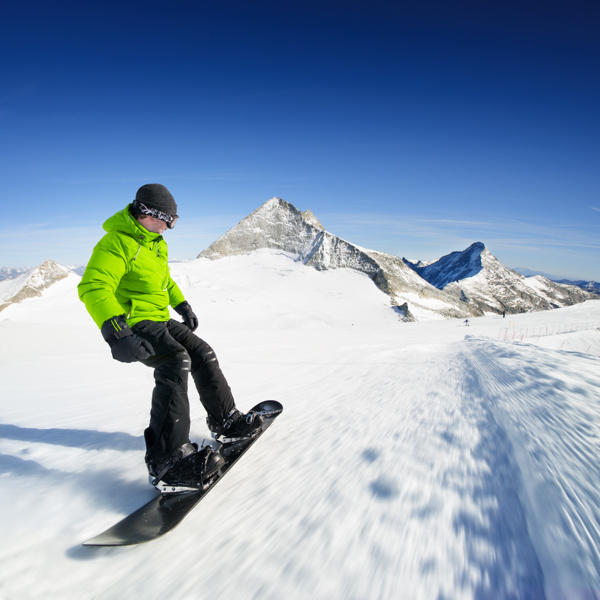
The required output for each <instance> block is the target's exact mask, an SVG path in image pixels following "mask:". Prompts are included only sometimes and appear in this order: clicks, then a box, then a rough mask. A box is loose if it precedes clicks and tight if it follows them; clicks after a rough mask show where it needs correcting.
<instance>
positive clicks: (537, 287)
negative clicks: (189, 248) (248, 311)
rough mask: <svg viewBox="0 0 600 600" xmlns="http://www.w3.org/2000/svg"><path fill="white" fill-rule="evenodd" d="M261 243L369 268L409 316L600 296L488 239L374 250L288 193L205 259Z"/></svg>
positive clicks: (516, 308)
mask: <svg viewBox="0 0 600 600" xmlns="http://www.w3.org/2000/svg"><path fill="white" fill-rule="evenodd" d="M259 248H272V249H279V250H282V251H285V252H288V253H291V254H292V255H294V256H295V257H296V260H300V261H302V262H303V263H304V264H306V265H309V266H312V267H314V268H316V269H320V270H323V269H337V268H350V269H355V270H357V271H361V272H363V273H365V274H366V275H367V276H368V277H370V278H371V279H372V280H373V282H374V283H375V285H377V287H379V288H380V289H381V290H382V291H384V292H385V293H386V294H388V295H389V296H390V299H391V303H392V305H393V306H395V307H396V309H397V311H398V313H399V314H400V315H401V316H402V317H403V318H404V319H406V320H413V319H416V320H421V319H426V318H432V317H433V316H434V315H441V316H443V317H446V318H468V317H470V316H477V315H482V314H483V313H484V312H495V313H504V312H506V313H517V312H529V311H533V310H547V309H550V308H558V307H561V306H568V305H571V304H575V303H578V302H583V301H585V300H588V299H593V298H597V297H598V296H597V295H595V294H593V293H590V292H588V291H585V290H582V289H581V288H578V287H576V286H572V285H564V284H559V283H554V282H552V281H550V280H549V279H546V278H544V277H541V276H537V277H533V278H526V277H524V276H523V275H521V274H519V273H517V272H516V271H511V270H510V269H508V268H507V267H506V266H504V265H503V264H502V263H501V262H500V261H499V260H498V259H496V258H495V257H494V256H492V254H491V253H490V252H489V251H488V250H487V249H486V248H485V246H484V244H482V243H481V242H476V243H475V244H473V245H471V246H470V247H469V248H467V249H466V250H464V251H462V252H453V253H452V254H449V255H447V256H444V257H442V258H440V259H439V260H437V261H433V262H430V263H428V264H424V263H412V262H410V261H407V260H406V259H400V258H398V257H396V256H392V255H390V254H384V253H382V252H377V251H374V250H366V249H364V248H361V247H359V246H356V245H354V244H352V243H350V242H347V241H345V240H342V239H341V238H339V237H337V236H335V235H333V234H331V233H329V232H327V231H325V229H323V226H322V225H321V224H320V222H319V221H318V220H317V219H316V217H315V216H314V215H313V214H312V213H302V212H300V211H299V210H298V209H297V208H296V207H294V206H292V205H291V204H289V203H288V202H286V201H285V200H282V199H281V198H272V199H271V200H269V201H268V202H266V203H265V204H263V205H262V206H261V207H260V208H258V209H257V210H256V211H254V212H253V213H252V214H251V215H249V216H248V217H246V218H245V219H244V220H242V221H241V222H240V223H239V224H238V225H236V226H235V227H233V228H232V229H230V230H229V231H228V232H227V233H225V234H224V235H223V236H221V237H220V238H219V239H218V240H216V241H215V242H214V243H213V244H211V245H210V246H209V247H208V248H207V249H206V250H204V251H203V252H201V253H200V254H199V258H200V257H203V258H209V259H211V260H216V259H219V258H223V257H225V256H232V255H237V254H246V253H248V252H252V251H253V250H257V249H259Z"/></svg>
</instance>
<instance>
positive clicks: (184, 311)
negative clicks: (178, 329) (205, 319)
mask: <svg viewBox="0 0 600 600" xmlns="http://www.w3.org/2000/svg"><path fill="white" fill-rule="evenodd" d="M175 312H176V313H177V314H179V315H181V316H182V317H183V322H184V323H185V324H186V325H187V326H188V327H189V328H190V329H191V330H192V331H196V328H197V327H198V317H197V316H196V315H195V314H194V311H193V310H192V307H191V306H190V305H189V304H188V303H187V301H186V300H184V301H183V302H182V303H181V304H178V305H177V306H176V307H175Z"/></svg>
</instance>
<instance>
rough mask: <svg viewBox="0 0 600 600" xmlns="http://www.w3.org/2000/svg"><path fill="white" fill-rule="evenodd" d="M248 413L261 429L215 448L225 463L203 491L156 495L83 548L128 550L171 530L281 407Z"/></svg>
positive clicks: (272, 403) (271, 403)
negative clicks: (255, 415) (256, 417)
mask: <svg viewBox="0 0 600 600" xmlns="http://www.w3.org/2000/svg"><path fill="white" fill-rule="evenodd" d="M251 410H253V411H256V412H258V413H260V414H261V415H262V416H263V417H264V419H265V421H264V423H263V425H262V429H261V430H260V431H259V433H258V434H257V435H256V436H254V437H253V438H249V439H247V440H243V441H239V442H231V443H223V444H219V445H218V447H217V449H218V450H219V451H220V452H221V455H222V456H223V458H224V459H225V464H224V465H223V467H222V468H221V469H220V471H219V473H218V474H217V475H216V476H215V477H213V478H212V479H211V481H210V482H209V483H208V485H207V486H206V487H205V488H204V489H202V490H198V491H195V490H194V491H190V492H180V493H176V494H160V495H158V496H156V497H155V498H153V499H152V500H150V501H149V502H147V503H146V504H144V506H142V507H140V508H138V509H137V510H136V511H135V512H133V513H132V514H130V515H128V516H127V517H125V518H124V519H123V520H121V521H119V522H118V523H116V524H115V525H113V526H112V527H110V528H109V529H107V530H106V531H104V532H103V533H101V534H99V535H97V536H96V537H93V538H92V539H90V540H88V541H87V542H84V543H83V545H84V546H131V545H134V544H141V543H143V542H149V541H151V540H155V539H157V538H159V537H161V536H162V535H164V534H165V533H168V532H169V531H172V530H173V529H175V527H177V525H179V524H180V523H181V521H183V519H184V518H185V517H186V516H187V515H188V513H189V512H190V511H191V510H192V509H193V508H194V507H195V506H196V505H197V504H198V503H199V502H200V501H201V500H202V499H203V498H204V497H205V496H206V494H208V492H210V490H212V489H213V488H214V487H215V485H217V483H219V481H221V479H223V477H225V475H226V474H227V472H228V471H229V469H231V467H233V465H234V464H235V463H236V462H237V461H238V460H239V459H240V458H241V457H242V456H243V455H244V454H245V453H246V452H247V451H248V449H249V448H250V447H251V446H252V445H253V444H254V443H255V442H256V440H258V438H259V437H260V436H261V435H262V434H263V433H264V432H265V431H266V430H267V429H268V428H269V427H270V426H271V424H272V423H273V421H274V420H275V419H276V417H277V416H278V415H279V414H280V413H281V411H282V410H283V406H282V405H281V404H280V403H279V402H277V401H276V400H265V401H264V402H260V403H259V404H257V405H256V406H255V407H254V408H252V409H251Z"/></svg>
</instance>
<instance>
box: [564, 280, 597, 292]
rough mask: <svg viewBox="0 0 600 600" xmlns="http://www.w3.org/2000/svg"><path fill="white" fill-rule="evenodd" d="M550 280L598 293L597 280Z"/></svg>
mask: <svg viewBox="0 0 600 600" xmlns="http://www.w3.org/2000/svg"><path fill="white" fill-rule="evenodd" d="M552 281H554V283H561V284H563V285H571V286H573V285H574V286H577V287H578V288H581V289H582V290H585V291H586V292H591V293H592V294H600V283H599V282H597V281H584V280H581V279H579V280H577V281H571V280H570V279H553V280H552Z"/></svg>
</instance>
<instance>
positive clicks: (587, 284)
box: [513, 267, 600, 294]
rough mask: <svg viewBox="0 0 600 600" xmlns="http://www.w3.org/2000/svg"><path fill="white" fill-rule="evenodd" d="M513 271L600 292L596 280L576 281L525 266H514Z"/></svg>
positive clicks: (588, 290)
mask: <svg viewBox="0 0 600 600" xmlns="http://www.w3.org/2000/svg"><path fill="white" fill-rule="evenodd" d="M513 271H516V272H517V273H520V274H521V275H525V277H533V276H535V275H542V276H543V277H545V278H546V279H549V280H550V281H553V282H554V283H562V284H563V285H571V286H573V285H574V286H577V287H578V288H581V289H582V290H585V291H586V292H591V293H592V294H600V283H598V282H597V281H585V280H584V279H578V280H577V281H573V280H572V279H564V278H561V277H557V276H556V275H550V274H548V273H543V272H541V271H532V270H531V269H528V268H527V267H514V268H513Z"/></svg>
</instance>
